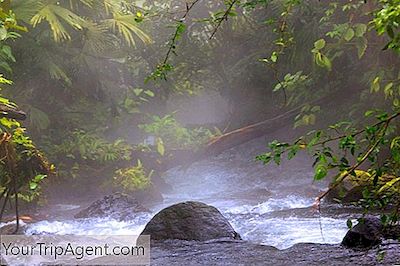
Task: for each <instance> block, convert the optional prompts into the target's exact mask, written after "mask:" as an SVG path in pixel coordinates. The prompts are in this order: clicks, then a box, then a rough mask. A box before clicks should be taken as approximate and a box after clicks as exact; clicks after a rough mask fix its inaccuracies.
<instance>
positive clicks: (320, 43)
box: [314, 39, 326, 50]
mask: <svg viewBox="0 0 400 266" xmlns="http://www.w3.org/2000/svg"><path fill="white" fill-rule="evenodd" d="M325 44H326V42H325V40H324V39H319V40H318V41H316V42H314V47H315V49H317V50H321V49H322V48H324V47H325Z"/></svg>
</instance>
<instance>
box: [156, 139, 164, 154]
mask: <svg viewBox="0 0 400 266" xmlns="http://www.w3.org/2000/svg"><path fill="white" fill-rule="evenodd" d="M156 143H157V152H158V153H159V154H160V155H161V156H164V154H165V146H164V142H163V140H162V139H161V138H157V139H156Z"/></svg>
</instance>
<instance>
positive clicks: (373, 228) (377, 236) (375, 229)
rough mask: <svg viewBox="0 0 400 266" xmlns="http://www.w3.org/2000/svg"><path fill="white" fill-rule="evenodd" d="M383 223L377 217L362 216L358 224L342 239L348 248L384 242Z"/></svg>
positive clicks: (370, 245) (365, 246) (364, 246)
mask: <svg viewBox="0 0 400 266" xmlns="http://www.w3.org/2000/svg"><path fill="white" fill-rule="evenodd" d="M382 229H383V225H382V223H381V220H380V219H378V218H376V217H365V218H360V219H359V222H358V224H357V225H356V226H354V227H353V228H352V229H350V230H349V231H348V232H347V234H346V235H345V237H344V238H343V240H342V245H343V246H345V247H348V248H369V247H372V246H375V245H378V244H380V243H381V242H382V240H381V237H382Z"/></svg>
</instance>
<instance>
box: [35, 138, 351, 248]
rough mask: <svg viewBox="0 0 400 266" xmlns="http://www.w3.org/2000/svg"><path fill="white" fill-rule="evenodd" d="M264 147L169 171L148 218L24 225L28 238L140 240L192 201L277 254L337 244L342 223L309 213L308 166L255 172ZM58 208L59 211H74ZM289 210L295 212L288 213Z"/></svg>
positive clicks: (301, 164)
mask: <svg viewBox="0 0 400 266" xmlns="http://www.w3.org/2000/svg"><path fill="white" fill-rule="evenodd" d="M263 141H264V138H260V139H258V140H255V141H252V142H250V143H247V144H246V145H242V146H238V147H236V148H234V149H231V150H228V151H226V152H224V153H222V154H220V155H218V156H217V158H209V159H205V160H202V161H199V162H196V163H194V164H192V165H190V166H187V167H186V168H182V167H176V168H173V169H170V170H169V171H167V172H166V173H165V175H164V176H163V178H164V179H165V181H166V182H167V183H169V184H170V185H171V186H172V189H171V190H170V191H168V192H165V193H164V195H163V196H164V198H165V199H164V202H163V203H162V204H158V205H156V206H153V207H152V208H151V211H152V213H151V214H138V216H137V217H136V218H135V219H134V220H131V221H117V220H114V219H110V218H102V219H99V218H90V219H73V220H71V219H67V220H60V219H58V220H46V221H41V222H38V223H34V224H31V225H29V229H28V234H41V233H50V234H77V235H96V234H97V235H102V234H113V235H135V234H140V233H141V231H142V230H143V229H144V226H145V225H146V223H147V222H148V221H149V220H150V219H151V217H152V216H153V215H154V214H156V213H157V212H158V211H160V210H161V209H163V208H164V207H167V206H169V205H171V204H174V203H178V202H182V201H187V200H196V201H202V202H205V203H207V204H210V205H212V206H215V207H216V208H218V209H219V210H220V211H221V212H222V214H223V215H224V216H225V217H227V219H228V220H229V222H230V223H231V224H232V226H233V227H234V228H235V229H236V231H237V232H238V233H239V234H240V235H241V236H242V238H243V239H245V240H248V241H251V242H254V243H260V244H265V245H272V246H275V247H277V248H280V249H284V248H288V247H290V246H292V245H294V244H296V243H303V242H311V243H332V244H333V243H340V241H341V240H342V238H343V236H344V235H345V234H346V231H347V226H346V220H345V219H341V218H335V217H326V216H324V215H323V214H322V215H321V216H319V215H315V213H312V210H311V209H310V208H309V207H310V206H312V204H313V201H314V197H315V196H316V195H317V194H316V193H317V192H318V191H319V188H317V187H316V186H315V184H314V185H313V184H312V179H311V178H310V176H311V175H312V172H311V170H310V168H309V165H308V164H306V163H305V161H303V160H304V159H300V160H297V161H294V162H291V164H292V166H293V168H291V169H292V170H289V168H285V169H287V170H285V171H282V169H281V167H276V168H271V169H269V170H268V169H266V168H265V167H263V166H262V165H261V166H260V165H259V164H258V163H257V162H254V160H253V158H254V156H253V155H254V154H255V153H257V152H258V149H259V147H260V146H262V144H261V143H262V142H263ZM282 167H285V166H282ZM278 176H280V177H279V178H277V177H278ZM280 179H283V180H282V181H280ZM284 180H286V181H287V180H289V181H288V182H283V181H284ZM313 186H314V187H313ZM310 187H311V188H312V189H311V190H310ZM58 208H60V209H59V210H60V211H62V210H63V209H65V210H71V209H73V208H76V209H78V208H79V206H74V205H62V206H58ZM293 210H298V211H296V212H295V213H292V211H293Z"/></svg>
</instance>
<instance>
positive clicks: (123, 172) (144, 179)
mask: <svg viewBox="0 0 400 266" xmlns="http://www.w3.org/2000/svg"><path fill="white" fill-rule="evenodd" d="M152 174H153V171H150V172H147V171H146V169H145V168H144V167H143V164H142V162H141V161H140V160H138V161H137V165H135V166H132V167H127V168H123V169H118V170H117V171H115V175H114V177H113V186H114V187H117V188H120V187H121V186H122V188H123V190H125V191H126V192H130V191H135V190H142V189H145V188H147V187H148V186H149V185H150V183H151V176H152Z"/></svg>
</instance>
